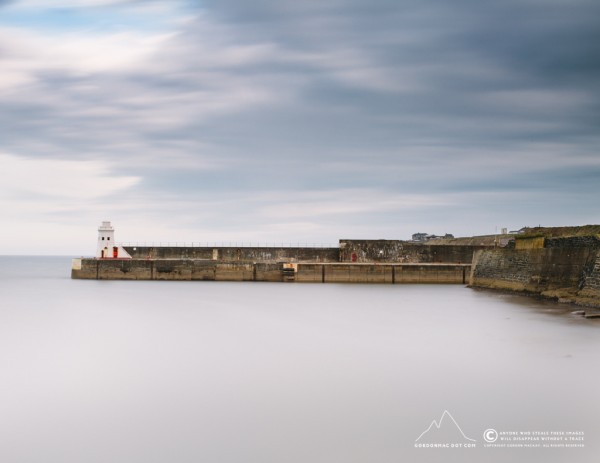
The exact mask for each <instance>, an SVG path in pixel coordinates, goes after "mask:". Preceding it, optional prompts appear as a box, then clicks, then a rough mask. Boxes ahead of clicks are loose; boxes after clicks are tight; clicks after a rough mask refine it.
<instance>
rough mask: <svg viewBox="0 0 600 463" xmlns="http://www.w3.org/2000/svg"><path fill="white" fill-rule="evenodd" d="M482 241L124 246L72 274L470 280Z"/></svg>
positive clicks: (76, 264)
mask: <svg viewBox="0 0 600 463" xmlns="http://www.w3.org/2000/svg"><path fill="white" fill-rule="evenodd" d="M481 248H485V247H481V246H454V245H428V244H418V243H408V242H405V241H398V240H340V245H339V247H337V248H333V247H329V248H316V247H315V248H311V247H208V246H207V247H168V246H165V247H160V246H159V247H149V246H124V250H125V251H126V252H127V254H128V255H129V256H130V257H131V258H127V259H119V258H81V259H74V260H73V266H72V270H71V276H72V278H75V279H98V280H195V281H201V280H209V281H287V282H291V281H295V282H322V283H333V282H335V283H390V284H394V283H454V284H466V283H467V282H468V279H469V275H470V270H471V267H470V266H471V260H472V258H473V253H474V251H476V250H478V249H481Z"/></svg>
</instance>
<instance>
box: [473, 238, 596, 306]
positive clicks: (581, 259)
mask: <svg viewBox="0 0 600 463" xmlns="http://www.w3.org/2000/svg"><path fill="white" fill-rule="evenodd" d="M472 264H473V265H472V267H471V276H470V280H469V283H470V285H471V286H473V287H480V288H492V289H503V290H510V291H518V292H525V293H530V294H536V295H540V296H543V297H550V298H555V299H559V300H561V301H564V302H575V303H577V304H581V305H589V306H600V239H598V237H589V236H588V237H557V238H545V237H527V238H523V239H517V240H516V243H515V247H514V248H509V249H488V250H479V251H477V252H476V253H475V254H474V257H473V263H472Z"/></svg>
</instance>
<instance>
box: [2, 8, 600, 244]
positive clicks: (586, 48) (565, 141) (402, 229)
mask: <svg viewBox="0 0 600 463" xmlns="http://www.w3.org/2000/svg"><path fill="white" fill-rule="evenodd" d="M0 107H1V111H0V211H1V217H2V223H1V226H0V230H1V232H0V254H61V255H93V254H94V253H95V249H96V239H97V228H98V226H99V225H100V223H101V222H102V221H103V220H110V221H112V223H113V225H114V227H115V235H116V240H117V241H122V242H127V243H131V242H134V243H150V242H154V243H160V242H172V243H174V242H179V243H181V242H187V243H189V242H195V243H214V242H217V243H229V242H231V243H244V242H245V243H259V244H260V243H263V244H269V243H275V242H277V243H301V244H313V243H316V244H324V245H327V244H329V245H336V244H337V242H338V240H339V239H342V238H343V239H349V238H356V239H368V238H370V239H382V238H383V239H410V236H411V235H412V234H413V233H416V232H426V233H431V234H438V235H439V234H445V233H452V234H454V235H455V236H471V235H482V234H493V233H496V232H499V231H500V230H501V229H502V228H504V227H506V228H508V229H509V230H514V229H519V228H521V227H523V226H537V225H542V226H561V225H584V224H597V223H600V206H599V204H600V203H599V201H598V198H599V195H598V194H599V193H600V153H599V147H600V2H598V1H596V0H518V1H515V0H503V1H497V0H495V1H489V0H479V1H474V0H454V1H452V2H448V1H440V0H369V1H368V2H367V1H364V0H362V1H359V0H327V1H323V0H318V1H317V0H303V1H298V0H294V1H291V0H254V1H252V2H248V1H245V0H218V1H217V0H169V1H159V0H155V1H152V0H54V1H45V0H13V1H10V0H8V1H7V0H0Z"/></svg>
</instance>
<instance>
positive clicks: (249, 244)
mask: <svg viewBox="0 0 600 463" xmlns="http://www.w3.org/2000/svg"><path fill="white" fill-rule="evenodd" d="M116 244H117V245H118V246H123V247H140V248H157V247H158V248H162V247H167V248H338V247H339V244H338V243H335V244H331V243H309V242H303V241H298V242H294V243H292V242H288V243H286V242H282V241H279V242H278V241H271V242H266V241H229V242H227V241H220V242H219V241H214V242H211V241H194V242H183V241H152V242H150V241H137V242H122V243H116Z"/></svg>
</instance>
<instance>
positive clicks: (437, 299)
mask: <svg viewBox="0 0 600 463" xmlns="http://www.w3.org/2000/svg"><path fill="white" fill-rule="evenodd" d="M70 267H71V259H70V258H69V257H30V256H28V257H22V256H4V257H0V461H1V462H7V463H21V462H23V463H25V462H27V463H32V462H33V463H37V462H40V463H82V462H83V463H113V462H118V463H121V462H122V463H138V462H139V463H153V462H156V463H167V462H168V463H171V462H172V463H188V462H190V463H191V462H194V463H196V462H207V463H210V462H218V463H228V462H231V463H238V462H239V463H254V462H256V463H271V462H272V463H336V462H339V463H353V462H356V463H358V462H361V463H362V462H370V463H371V462H372V463H392V462H393V463H400V462H435V461H444V462H448V461H450V462H453V461H456V462H471V461H472V462H506V461H523V462H544V463H546V462H569V463H572V462H597V461H599V460H598V459H599V458H600V320H591V319H585V318H583V317H582V316H581V315H580V314H578V313H577V311H579V310H581V308H579V307H576V306H571V305H568V304H558V303H554V302H548V301H541V300H537V299H535V298H531V297H525V296H520V295H514V294H503V293H498V292H493V291H484V290H476V289H471V288H467V287H465V286H464V285H375V284H372V285H369V284H321V283H266V282H247V283H242V282H209V281H199V282H176V281H95V280H94V281H92V280H71V279H70Z"/></svg>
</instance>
